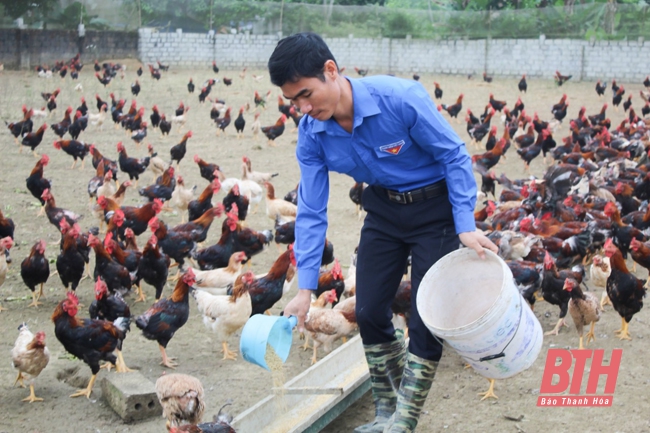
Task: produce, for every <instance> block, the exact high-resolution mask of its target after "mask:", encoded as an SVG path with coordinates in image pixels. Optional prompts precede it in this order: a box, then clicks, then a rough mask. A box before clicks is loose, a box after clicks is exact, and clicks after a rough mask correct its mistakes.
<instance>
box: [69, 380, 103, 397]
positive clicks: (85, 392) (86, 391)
mask: <svg viewBox="0 0 650 433" xmlns="http://www.w3.org/2000/svg"><path fill="white" fill-rule="evenodd" d="M96 379H97V375H96V374H93V376H92V377H91V378H90V382H88V386H87V387H86V389H80V390H79V391H77V392H75V393H74V394H72V395H70V397H71V398H75V397H82V396H85V397H86V398H88V399H89V398H90V394H91V393H92V392H93V386H94V385H95V380H96Z"/></svg>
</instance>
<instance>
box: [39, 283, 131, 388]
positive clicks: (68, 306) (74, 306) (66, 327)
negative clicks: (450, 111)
mask: <svg viewBox="0 0 650 433" xmlns="http://www.w3.org/2000/svg"><path fill="white" fill-rule="evenodd" d="M78 309H79V299H78V298H77V295H75V294H74V293H72V292H68V294H67V295H66V298H65V299H64V300H63V301H61V302H59V304H58V305H57V306H56V309H55V310H54V314H52V322H54V333H55V335H56V338H57V339H58V340H59V342H61V344H62V345H63V347H64V348H65V350H66V351H67V352H68V353H70V354H71V355H74V356H76V357H77V358H79V359H81V360H83V361H84V362H85V363H86V364H87V365H88V366H89V367H90V369H91V371H92V377H91V378H90V382H89V383H88V387H87V388H86V389H81V390H79V391H77V392H75V393H74V394H72V395H71V396H70V397H81V396H85V397H86V398H90V394H91V393H92V390H93V385H94V384H95V380H96V379H97V373H98V372H99V362H100V361H107V362H110V363H111V364H113V365H116V364H117V358H116V357H115V355H113V351H114V350H115V349H116V348H117V347H118V345H119V344H120V342H121V341H122V340H124V337H125V336H126V330H127V329H128V326H129V320H128V319H126V318H123V317H120V318H118V319H117V320H116V321H115V322H112V323H111V322H108V321H105V320H92V319H78V318H77V311H78Z"/></svg>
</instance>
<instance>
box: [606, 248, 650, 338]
mask: <svg viewBox="0 0 650 433" xmlns="http://www.w3.org/2000/svg"><path fill="white" fill-rule="evenodd" d="M604 249H605V255H606V256H607V257H609V262H610V265H611V269H612V272H611V273H610V274H609V278H607V295H609V299H610V300H611V301H612V305H613V306H614V309H615V310H616V312H617V313H618V314H619V315H620V316H621V329H619V330H618V331H615V332H616V334H618V338H619V339H621V340H631V339H632V337H630V332H629V326H630V321H631V320H632V317H633V316H634V315H635V314H636V313H638V312H639V311H641V308H643V298H644V297H645V295H646V284H647V281H644V280H640V279H638V278H637V277H635V276H634V275H633V274H631V273H630V271H628V269H627V266H626V265H625V260H624V259H623V256H622V255H621V252H620V251H619V249H618V248H616V246H615V245H614V242H612V239H607V241H606V242H605V247H604Z"/></svg>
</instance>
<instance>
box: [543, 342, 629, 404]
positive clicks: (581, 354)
mask: <svg viewBox="0 0 650 433" xmlns="http://www.w3.org/2000/svg"><path fill="white" fill-rule="evenodd" d="M604 356H605V351H604V350H603V349H596V350H566V349H549V351H548V353H547V355H546V366H545V367H544V375H543V376H542V386H541V387H540V389H539V393H540V396H539V397H538V398H537V406H611V405H612V402H613V401H614V395H613V394H614V390H615V389H616V380H617V379H618V369H619V367H620V365H621V357H622V356H623V350H622V349H614V350H612V356H611V357H610V360H609V365H603V358H604ZM590 358H591V366H590V369H589V380H588V381H587V388H586V390H585V391H584V392H582V393H581V391H580V389H581V387H582V378H583V376H584V371H585V367H586V365H587V360H588V359H590ZM574 359H575V361H576V362H575V365H574V368H573V377H571V374H570V373H569V369H570V368H571V366H572V365H573V360H574ZM558 361H559V363H558ZM601 376H606V377H607V380H606V382H605V388H604V390H603V391H602V392H601V393H600V394H598V379H599V378H600V377H601ZM555 377H557V379H558V380H557V381H556V382H555V383H553V379H554V378H555ZM567 389H568V390H569V395H545V394H561V393H563V392H565V391H566V390H567Z"/></svg>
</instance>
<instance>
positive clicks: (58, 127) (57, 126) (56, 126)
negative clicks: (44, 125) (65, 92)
mask: <svg viewBox="0 0 650 433" xmlns="http://www.w3.org/2000/svg"><path fill="white" fill-rule="evenodd" d="M70 113H72V107H68V108H67V109H66V110H65V114H64V115H63V120H62V121H60V122H59V123H53V124H51V125H50V128H52V132H54V133H55V134H56V135H57V136H59V137H60V138H63V136H64V135H65V133H66V132H68V128H70V125H72V119H71V118H70Z"/></svg>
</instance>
